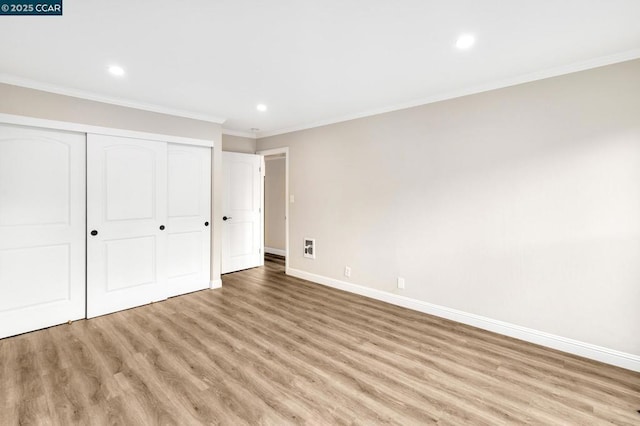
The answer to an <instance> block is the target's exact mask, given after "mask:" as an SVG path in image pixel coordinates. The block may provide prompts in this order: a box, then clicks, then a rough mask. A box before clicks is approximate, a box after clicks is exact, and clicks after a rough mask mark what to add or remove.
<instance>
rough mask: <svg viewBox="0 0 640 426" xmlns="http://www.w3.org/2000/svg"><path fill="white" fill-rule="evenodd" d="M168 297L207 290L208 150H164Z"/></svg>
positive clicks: (209, 207)
mask: <svg viewBox="0 0 640 426" xmlns="http://www.w3.org/2000/svg"><path fill="white" fill-rule="evenodd" d="M168 209H169V220H168V223H169V227H168V229H169V237H168V238H169V241H168V262H167V268H168V280H169V283H168V291H169V293H168V295H169V296H176V295H179V294H184V293H188V292H191V291H196V290H202V289H205V288H209V277H210V262H211V260H210V259H211V248H210V247H211V224H210V222H211V216H210V214H211V149H209V148H203V147H196V146H187V145H174V144H169V147H168Z"/></svg>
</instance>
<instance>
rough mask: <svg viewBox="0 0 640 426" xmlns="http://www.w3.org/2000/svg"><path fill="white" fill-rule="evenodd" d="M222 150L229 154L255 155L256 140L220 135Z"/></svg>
mask: <svg viewBox="0 0 640 426" xmlns="http://www.w3.org/2000/svg"><path fill="white" fill-rule="evenodd" d="M222 150H223V151H230V152H243V153H245V154H255V153H256V140H255V139H253V138H244V137H242V136H232V135H225V134H223V135H222Z"/></svg>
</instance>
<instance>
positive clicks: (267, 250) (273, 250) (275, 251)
mask: <svg viewBox="0 0 640 426" xmlns="http://www.w3.org/2000/svg"><path fill="white" fill-rule="evenodd" d="M264 252H265V253H269V254H275V255H277V256H286V255H287V252H286V251H284V250H281V249H277V248H273V247H265V248H264Z"/></svg>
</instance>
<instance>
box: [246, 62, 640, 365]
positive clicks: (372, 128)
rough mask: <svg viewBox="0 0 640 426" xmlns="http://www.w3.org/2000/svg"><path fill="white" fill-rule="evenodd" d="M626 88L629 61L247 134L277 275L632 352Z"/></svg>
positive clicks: (636, 134) (635, 151)
mask: <svg viewBox="0 0 640 426" xmlns="http://www.w3.org/2000/svg"><path fill="white" fill-rule="evenodd" d="M638 94H640V60H636V61H630V62H626V63H621V64H616V65H612V66H607V67H603V68H598V69H593V70H589V71H584V72H579V73H575V74H570V75H565V76H561V77H555V78H551V79H547V80H541V81H537V82H533V83H528V84H523V85H518V86H514V87H510V88H505V89H500V90H494V91H490V92H485V93H481V94H477V95H472V96H467V97H462V98H458V99H453V100H448V101H443V102H438V103H433V104H429V105H424V106H420V107H416V108H411V109H406V110H402V111H396V112H392V113H387V114H382V115H378V116H373V117H368V118H363V119H358V120H353V121H349V122H343V123H338V124H334V125H329V126H324V127H320V128H315V129H310V130H304V131H299V132H294V133H289V134H284V135H279V136H273V137H269V138H264V139H260V140H258V149H259V150H263V149H270V148H276V147H284V146H288V147H289V165H290V182H289V184H290V186H289V188H290V194H292V195H294V196H295V203H294V204H290V206H289V207H290V212H289V219H290V222H289V224H290V241H289V247H290V259H289V262H290V267H291V268H293V269H297V270H302V271H306V272H309V273H313V274H318V275H321V276H324V277H329V278H332V279H337V280H342V281H349V282H352V283H355V284H360V285H362V286H367V287H370V288H374V289H379V290H383V291H386V292H390V293H398V294H402V295H404V296H408V297H410V298H414V299H418V300H421V301H426V302H431V303H434V304H437V305H441V306H445V307H450V308H454V309H458V310H461V311H465V312H468V313H472V314H477V315H481V316H485V317H489V318H492V319H497V320H502V321H506V322H508V323H512V324H516V325H521V326H524V327H529V328H532V329H535V330H540V331H544V332H548V333H552V334H554V335H559V336H563V337H567V338H571V339H577V340H579V341H583V342H587V343H591V344H594V345H599V346H603V347H606V348H611V349H616V350H619V351H623V352H626V353H630V354H635V355H640V338H638V330H639V324H640V309H639V308H638V303H639V302H640V285H639V284H638V283H640V261H639V259H640V96H638ZM303 237H311V238H316V239H317V259H315V260H310V259H305V258H303V257H302V239H303ZM345 265H349V266H351V268H352V274H351V278H346V277H344V276H343V270H344V267H345ZM398 276H402V277H404V278H405V279H406V289H405V290H398V289H397V288H396V279H397V277H398Z"/></svg>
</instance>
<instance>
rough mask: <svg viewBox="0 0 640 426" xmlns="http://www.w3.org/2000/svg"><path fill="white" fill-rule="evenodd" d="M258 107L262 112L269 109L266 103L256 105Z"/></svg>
mask: <svg viewBox="0 0 640 426" xmlns="http://www.w3.org/2000/svg"><path fill="white" fill-rule="evenodd" d="M256 109H257V110H258V111H260V112H265V111H266V110H267V106H266V105H265V104H258V105H256Z"/></svg>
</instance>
